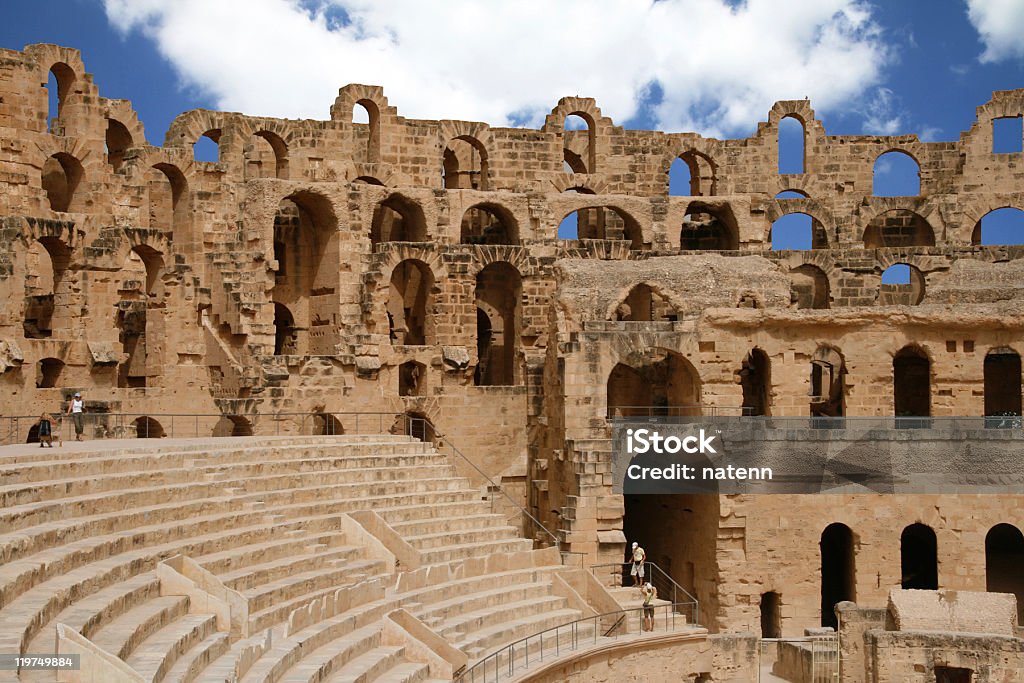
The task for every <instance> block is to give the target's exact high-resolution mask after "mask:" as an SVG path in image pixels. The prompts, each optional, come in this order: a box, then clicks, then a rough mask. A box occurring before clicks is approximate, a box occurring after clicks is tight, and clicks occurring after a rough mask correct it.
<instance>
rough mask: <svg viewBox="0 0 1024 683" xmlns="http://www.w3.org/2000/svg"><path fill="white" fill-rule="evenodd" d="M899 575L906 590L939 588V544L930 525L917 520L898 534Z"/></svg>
mask: <svg viewBox="0 0 1024 683" xmlns="http://www.w3.org/2000/svg"><path fill="white" fill-rule="evenodd" d="M900 577H901V578H900V585H901V586H902V587H903V588H904V589H907V590H911V589H913V590H926V591H934V590H938V589H939V544H938V540H937V539H936V537H935V530H934V529H932V528H931V527H930V526H928V525H926V524H921V523H920V522H918V523H916V524H911V525H910V526H908V527H907V528H905V529H904V530H903V533H902V534H900Z"/></svg>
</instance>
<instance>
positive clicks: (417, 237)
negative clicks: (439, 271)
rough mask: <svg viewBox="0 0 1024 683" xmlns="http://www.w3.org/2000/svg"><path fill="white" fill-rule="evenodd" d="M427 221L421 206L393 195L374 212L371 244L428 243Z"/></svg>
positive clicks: (400, 196)
mask: <svg viewBox="0 0 1024 683" xmlns="http://www.w3.org/2000/svg"><path fill="white" fill-rule="evenodd" d="M426 241H427V221H426V218H424V216H423V209H422V208H420V205H419V204H418V203H417V202H415V201H413V200H412V199H409V198H408V197H403V196H402V195H399V194H393V195H391V196H390V197H388V198H387V199H385V200H384V201H382V202H381V203H380V204H378V205H377V208H376V209H374V211H373V220H372V222H371V224H370V244H371V245H372V246H373V247H374V248H376V246H377V245H378V244H380V243H381V242H426Z"/></svg>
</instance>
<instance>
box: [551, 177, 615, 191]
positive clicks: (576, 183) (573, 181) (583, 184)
mask: <svg viewBox="0 0 1024 683" xmlns="http://www.w3.org/2000/svg"><path fill="white" fill-rule="evenodd" d="M549 182H550V183H551V187H552V188H553V190H552V191H554V192H566V191H568V190H575V191H577V192H580V193H581V194H608V193H609V184H608V179H607V178H605V176H603V175H601V174H587V173H556V174H554V175H552V176H551V177H550V178H549Z"/></svg>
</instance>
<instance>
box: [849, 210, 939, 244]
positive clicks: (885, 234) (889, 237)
mask: <svg viewBox="0 0 1024 683" xmlns="http://www.w3.org/2000/svg"><path fill="white" fill-rule="evenodd" d="M863 241H864V248H865V249H880V248H887V247H895V248H904V247H933V246H935V230H934V229H933V228H932V226H931V224H930V223H929V222H928V220H927V219H926V218H925V217H924V216H922V215H920V214H919V213H917V212H915V211H913V210H911V209H889V210H887V211H883V212H881V213H879V214H877V215H876V216H875V217H874V218H872V219H871V220H870V221H869V222H868V224H867V226H865V228H864V233H863Z"/></svg>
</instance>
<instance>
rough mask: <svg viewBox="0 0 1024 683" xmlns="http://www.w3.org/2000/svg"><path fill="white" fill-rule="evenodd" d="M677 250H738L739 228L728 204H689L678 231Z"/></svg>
mask: <svg viewBox="0 0 1024 683" xmlns="http://www.w3.org/2000/svg"><path fill="white" fill-rule="evenodd" d="M679 248H680V249H682V250H684V251H686V250H702V251H703V250H735V249H739V227H738V226H737V224H736V217H735V216H734V215H733V212H732V209H731V208H730V207H729V206H728V204H723V205H722V206H716V205H713V204H708V203H705V202H693V203H692V204H690V206H689V207H687V209H686V216H685V217H684V218H683V225H682V228H681V229H680V231H679Z"/></svg>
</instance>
